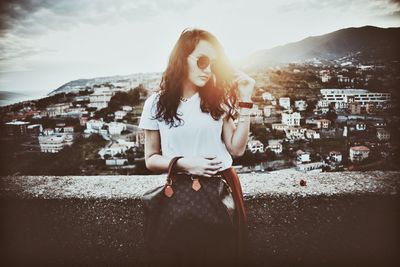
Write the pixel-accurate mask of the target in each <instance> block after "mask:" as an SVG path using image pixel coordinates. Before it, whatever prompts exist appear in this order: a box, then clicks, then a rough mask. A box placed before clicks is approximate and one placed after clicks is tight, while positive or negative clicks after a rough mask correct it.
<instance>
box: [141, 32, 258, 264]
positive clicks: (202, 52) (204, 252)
mask: <svg viewBox="0 0 400 267" xmlns="http://www.w3.org/2000/svg"><path fill="white" fill-rule="evenodd" d="M254 84H255V81H254V80H253V79H252V78H251V77H249V76H248V75H246V74H245V73H243V72H241V71H237V70H234V69H233V68H232V66H231V64H230V63H229V61H228V59H227V57H226V56H225V54H224V51H223V49H222V47H221V45H220V43H219V42H218V40H217V39H216V37H215V36H213V35H212V34H211V33H209V32H207V31H204V30H200V29H185V30H184V31H183V32H182V33H181V35H180V37H179V39H178V41H177V43H176V44H175V46H174V48H173V50H172V53H171V55H170V58H169V63H168V66H167V69H166V70H165V72H164V73H163V77H162V81H161V83H160V90H159V91H158V92H157V93H154V94H153V95H151V96H150V97H149V98H148V99H147V100H146V102H145V104H144V108H143V113H142V116H141V119H140V123H139V127H140V128H142V129H144V130H145V162H146V167H147V168H148V169H149V170H151V171H154V172H166V171H167V170H168V166H169V163H170V161H171V159H172V158H174V157H177V156H181V157H182V158H180V159H179V160H178V161H177V163H176V165H175V171H176V172H177V173H178V174H181V175H187V176H188V177H192V178H193V177H198V178H200V177H201V178H202V179H217V178H218V177H219V178H218V179H225V180H226V181H227V182H228V184H229V185H230V187H231V189H232V195H233V199H234V204H235V207H236V221H235V225H236V228H235V229H234V231H233V232H228V233H230V234H226V233H227V232H226V231H224V230H221V231H217V232H216V233H215V232H213V233H212V235H210V231H207V226H206V225H202V224H201V222H198V221H195V222H192V223H190V225H187V228H186V226H185V227H182V228H181V229H180V230H181V232H182V236H185V234H186V239H185V240H183V239H180V241H179V242H178V243H179V244H180V246H178V249H177V250H174V251H172V250H171V251H170V252H168V253H167V254H168V259H167V261H168V260H169V263H171V264H178V263H180V264H182V266H193V263H194V262H196V263H198V264H199V265H202V266H208V265H205V264H207V263H213V262H214V263H215V262H216V261H215V258H217V257H220V258H221V257H222V260H224V262H225V263H228V262H231V263H234V260H232V259H234V255H229V254H230V253H233V254H235V253H241V254H240V255H242V256H243V255H244V252H245V248H246V245H245V244H246V235H247V219H246V213H245V208H244V203H243V194H242V189H241V185H240V182H239V178H238V176H237V174H236V172H235V171H234V169H233V168H232V158H235V157H240V156H241V155H243V154H244V151H245V149H246V145H247V141H248V135H249V129H250V108H251V107H252V103H251V95H252V92H253V90H254ZM238 107H239V108H238ZM236 117H239V118H238V124H237V126H236V125H235V124H234V119H236ZM221 177H222V178H221ZM189 179H190V178H189ZM200 184H201V182H200ZM204 208H205V209H206V207H204ZM191 227H192V228H191ZM193 233H196V235H194V234H193ZM227 235H234V239H233V240H234V242H235V249H236V250H237V251H232V250H230V249H228V248H229V244H231V243H229V244H228V242H230V241H228V240H231V239H230V237H229V236H227ZM182 236H181V237H182ZM173 241H174V240H171V243H172V242H173ZM235 260H236V259H235ZM162 261H163V262H164V263H165V261H164V260H162Z"/></svg>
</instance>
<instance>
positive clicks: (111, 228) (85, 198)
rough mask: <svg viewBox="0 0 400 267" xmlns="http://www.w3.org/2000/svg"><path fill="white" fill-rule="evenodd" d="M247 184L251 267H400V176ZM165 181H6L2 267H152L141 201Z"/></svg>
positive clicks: (267, 177)
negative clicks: (147, 263)
mask: <svg viewBox="0 0 400 267" xmlns="http://www.w3.org/2000/svg"><path fill="white" fill-rule="evenodd" d="M240 179H241V183H242V187H243V191H244V195H245V205H246V208H247V214H248V217H249V234H250V248H249V254H250V258H249V259H248V266H395V265H398V263H399V256H397V255H399V252H400V251H399V245H400V235H399V225H400V224H399V222H400V216H399V215H400V214H399V211H400V209H399V203H400V202H399V188H400V178H399V173H398V172H364V173H355V172H341V173H320V174H314V175H306V174H302V173H299V172H294V171H281V172H271V173H262V174H241V175H240ZM300 179H304V180H305V181H306V182H307V185H306V186H300V184H299V181H300ZM163 180H164V176H163V175H159V176H140V177H139V176H101V177H100V176H79V177H49V176H40V177H39V176H8V177H1V180H0V181H1V187H0V197H1V198H0V199H1V201H0V211H1V250H0V251H1V257H0V258H1V261H2V262H1V263H0V264H1V266H36V265H41V266H44V265H51V266H144V263H145V261H146V258H145V257H144V249H143V234H142V227H143V210H142V204H141V202H140V200H139V198H140V196H141V195H142V194H143V193H144V192H145V191H146V190H148V189H150V188H152V187H154V186H157V185H160V184H162V183H163Z"/></svg>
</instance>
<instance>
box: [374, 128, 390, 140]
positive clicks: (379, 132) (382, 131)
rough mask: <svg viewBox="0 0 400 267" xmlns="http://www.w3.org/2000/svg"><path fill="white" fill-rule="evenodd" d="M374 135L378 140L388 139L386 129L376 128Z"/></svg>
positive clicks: (388, 135) (388, 134)
mask: <svg viewBox="0 0 400 267" xmlns="http://www.w3.org/2000/svg"><path fill="white" fill-rule="evenodd" d="M376 137H377V138H378V140H379V141H388V140H389V139H390V133H389V131H388V130H386V129H377V130H376Z"/></svg>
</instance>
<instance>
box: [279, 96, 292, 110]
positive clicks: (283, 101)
mask: <svg viewBox="0 0 400 267" xmlns="http://www.w3.org/2000/svg"><path fill="white" fill-rule="evenodd" d="M279 106H281V107H283V108H284V109H290V97H281V98H279Z"/></svg>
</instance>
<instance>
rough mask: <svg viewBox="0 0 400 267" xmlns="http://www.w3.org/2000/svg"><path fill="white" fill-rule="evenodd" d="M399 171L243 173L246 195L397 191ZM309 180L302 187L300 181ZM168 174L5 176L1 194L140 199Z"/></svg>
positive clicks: (242, 181) (385, 192)
mask: <svg viewBox="0 0 400 267" xmlns="http://www.w3.org/2000/svg"><path fill="white" fill-rule="evenodd" d="M399 176H400V172H382V171H373V172H328V173H317V174H304V173H301V172H297V171H293V170H284V171H276V172H269V173H254V174H240V175H239V177H240V181H241V184H242V188H243V194H244V196H245V198H246V199H247V198H253V197H257V196H260V195H295V196H311V195H335V194H357V193H375V194H393V195H394V194H397V193H398V192H399V188H400V179H399ZM301 179H304V180H305V181H306V182H307V185H306V186H300V183H299V182H300V180H301ZM164 182H165V175H149V176H145V175H143V176H61V177H60V176H14V177H13V176H5V177H1V183H2V186H1V188H0V190H1V191H0V195H3V196H4V195H14V196H19V197H25V198H26V197H33V198H44V199H49V198H51V199H63V198H102V199H130V198H132V199H138V198H140V196H142V195H143V193H144V192H146V191H147V190H149V189H151V188H154V187H156V186H159V185H162V184H163V183H164Z"/></svg>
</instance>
